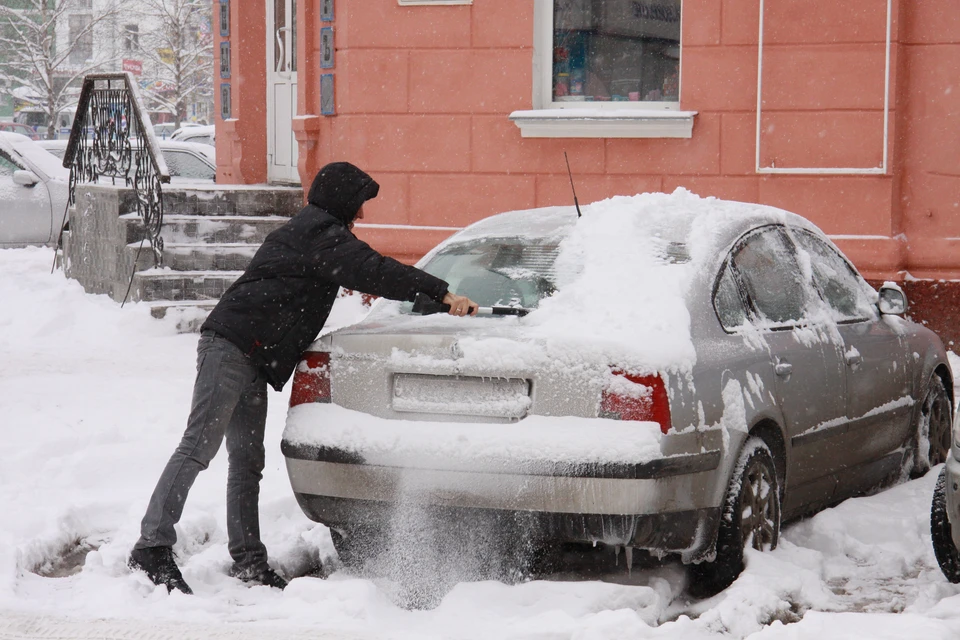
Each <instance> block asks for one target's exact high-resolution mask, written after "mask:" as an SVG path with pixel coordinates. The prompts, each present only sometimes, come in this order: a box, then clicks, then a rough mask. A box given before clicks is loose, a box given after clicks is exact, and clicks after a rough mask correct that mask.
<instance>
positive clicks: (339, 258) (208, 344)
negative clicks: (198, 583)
mask: <svg viewBox="0 0 960 640" xmlns="http://www.w3.org/2000/svg"><path fill="white" fill-rule="evenodd" d="M379 188H380V187H379V185H378V184H377V183H376V182H375V181H374V180H373V178H371V177H370V176H369V175H367V174H366V173H364V172H363V171H361V170H360V169H358V168H357V167H355V166H353V165H352V164H349V163H346V162H336V163H332V164H328V165H327V166H325V167H323V169H321V170H320V172H319V173H318V174H317V177H316V178H315V179H314V181H313V185H312V186H311V187H310V193H309V196H308V198H307V200H308V204H307V206H305V207H304V208H303V209H302V210H301V211H300V212H299V213H298V214H297V215H295V216H294V217H293V218H291V219H290V221H289V222H288V223H286V224H285V225H283V226H282V227H280V228H279V229H277V230H276V231H273V232H272V233H271V234H270V235H269V236H267V238H266V240H265V241H264V243H263V245H262V246H261V247H260V249H259V250H258V251H257V253H256V255H255V256H254V257H253V260H251V262H250V265H249V266H248V267H247V270H246V271H245V272H244V273H243V275H242V276H240V278H239V279H238V280H237V281H236V282H235V283H234V284H233V285H232V286H231V287H230V288H229V289H228V290H227V291H226V293H224V294H223V297H222V298H221V299H220V301H219V303H217V306H216V307H215V308H214V310H213V312H212V313H211V314H210V316H209V317H208V318H207V320H206V322H204V323H203V326H202V327H201V332H200V342H199V344H198V345H197V378H196V381H195V382H194V388H193V404H192V407H191V409H190V417H189V418H188V420H187V428H186V430H185V431H184V434H183V438H182V439H181V441H180V445H179V446H178V447H177V449H176V451H175V452H174V453H173V455H172V456H171V457H170V461H169V462H167V466H166V467H165V468H164V470H163V473H162V474H161V475H160V480H159V481H158V482H157V486H156V488H155V489H154V491H153V495H152V496H151V498H150V502H149V504H148V506H147V512H146V514H145V515H144V517H143V521H142V522H141V525H140V539H139V540H138V541H137V543H136V544H135V545H134V548H133V551H132V552H131V553H130V560H129V565H130V567H131V568H133V569H139V570H142V571H144V572H146V574H147V576H148V577H149V578H150V580H152V581H153V582H154V584H157V585H161V584H162V585H165V586H166V587H167V589H168V590H173V589H178V590H180V591H182V592H184V593H191V590H190V587H189V586H188V585H187V583H186V582H185V581H184V579H183V575H182V574H181V573H180V569H179V568H178V567H177V564H176V562H175V561H174V557H173V544H174V543H175V542H176V540H177V535H176V532H175V531H174V525H175V524H176V523H177V522H178V521H179V520H180V516H181V514H182V513H183V506H184V503H185V501H186V499H187V493H188V492H189V491H190V487H192V486H193V482H194V480H196V477H197V474H198V473H200V471H201V470H203V469H206V468H207V465H209V464H210V461H211V460H212V459H213V457H214V456H215V455H216V453H217V450H218V449H219V448H220V443H221V442H222V441H223V439H224V436H226V441H227V455H228V462H229V470H228V473H227V536H228V540H229V545H228V546H229V550H230V555H231V557H232V558H233V561H234V564H233V567H232V568H231V570H230V575H232V576H234V577H237V578H239V579H241V580H243V581H245V582H251V583H256V584H264V585H268V586H271V587H277V588H279V589H283V588H284V587H285V586H286V584H287V583H286V581H285V580H284V579H283V578H282V577H280V576H279V575H278V574H277V573H276V572H275V571H274V570H273V569H271V568H270V566H269V565H268V564H267V550H266V547H265V546H264V545H263V543H262V542H261V541H260V518H259V505H258V501H259V495H260V478H261V477H262V475H261V472H262V471H263V466H264V448H263V434H264V428H265V424H266V417H267V383H268V382H269V383H270V385H271V386H272V387H273V388H275V389H276V390H277V391H279V390H281V389H282V388H283V385H284V383H286V381H287V380H288V379H289V378H290V376H291V375H292V374H293V371H294V369H295V367H296V366H297V362H298V361H299V359H300V355H301V354H302V353H303V350H304V349H306V348H307V346H309V345H310V343H311V342H313V340H314V339H315V338H316V337H317V334H318V333H320V330H321V329H322V328H323V325H324V322H326V320H327V316H328V315H329V314H330V309H331V307H332V306H333V302H334V300H335V299H336V297H337V293H338V291H339V289H340V287H344V288H346V289H354V290H357V291H361V292H363V293H369V294H373V295H376V296H382V297H385V298H390V299H393V300H411V301H412V300H413V299H414V297H415V296H416V294H418V293H424V294H426V295H427V296H429V297H430V298H432V299H434V300H435V301H442V302H443V303H444V304H448V305H450V311H449V313H450V314H451V315H456V316H463V315H467V314H476V309H477V304H476V303H474V302H473V301H472V300H470V299H469V298H466V297H464V296H458V295H455V294H453V293H450V292H449V291H448V285H447V283H446V282H444V281H443V280H440V279H439V278H435V277H434V276H431V275H430V274H428V273H426V272H424V271H421V270H419V269H416V268H414V267H410V266H407V265H404V264H401V263H400V262H397V261H396V260H394V259H392V258H387V257H384V256H382V255H380V254H379V253H377V252H376V251H374V250H373V249H372V248H370V246H369V245H367V244H366V243H365V242H362V241H361V240H359V239H357V237H356V236H354V235H353V233H352V229H353V223H354V221H355V220H357V219H361V218H363V204H364V202H366V201H367V200H370V199H372V198H375V197H376V195H377V192H378V191H379Z"/></svg>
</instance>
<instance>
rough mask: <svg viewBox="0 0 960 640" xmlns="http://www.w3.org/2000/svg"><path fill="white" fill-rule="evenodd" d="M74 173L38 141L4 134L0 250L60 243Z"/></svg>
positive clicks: (0, 172) (1, 140)
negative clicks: (39, 144) (71, 175)
mask: <svg viewBox="0 0 960 640" xmlns="http://www.w3.org/2000/svg"><path fill="white" fill-rule="evenodd" d="M69 178H70V173H69V171H67V170H66V169H64V168H63V167H62V166H60V163H59V162H58V161H57V159H56V158H54V157H53V156H52V155H50V154H49V153H47V152H46V151H44V150H43V149H42V148H40V147H39V146H38V145H37V143H36V142H34V141H33V140H31V139H30V138H28V137H26V136H23V135H20V134H18V133H8V132H2V131H0V247H22V246H25V245H47V244H53V243H55V242H56V241H57V237H58V235H59V233H60V225H61V223H62V221H63V216H64V212H65V208H66V206H67V197H68V187H69V184H68V183H69Z"/></svg>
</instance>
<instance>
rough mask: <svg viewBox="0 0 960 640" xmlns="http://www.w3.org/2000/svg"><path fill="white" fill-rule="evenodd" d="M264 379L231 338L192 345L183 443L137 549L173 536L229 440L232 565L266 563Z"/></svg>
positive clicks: (207, 336)
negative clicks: (201, 477)
mask: <svg viewBox="0 0 960 640" xmlns="http://www.w3.org/2000/svg"><path fill="white" fill-rule="evenodd" d="M266 420H267V383H266V379H265V378H264V377H263V374H262V373H260V370H259V369H258V368H257V367H256V366H254V364H253V363H252V362H251V361H250V359H249V358H247V356H245V355H244V354H243V353H242V352H241V351H240V349H238V348H237V347H236V346H234V345H233V343H231V342H230V341H228V340H227V339H225V338H222V337H220V336H218V335H216V334H214V333H210V332H204V333H203V334H202V335H201V337H200V342H199V344H198V345H197V379H196V382H195V383H194V386H193V405H192V407H191V409H190V417H189V419H188V420H187V428H186V431H184V433H183V438H182V439H181V440H180V445H179V446H178V447H177V450H176V451H175V452H174V453H173V455H172V456H171V457H170V461H169V462H167V466H166V467H165V468H164V470H163V473H162V474H160V480H159V481H158V482H157V487H156V488H155V489H154V490H153V495H152V496H151V497H150V503H149V505H148V506H147V513H146V515H144V517H143V521H142V522H141V523H140V539H139V540H138V541H137V543H136V545H134V546H135V547H136V548H137V549H143V548H146V547H169V546H173V543H174V542H176V541H177V534H176V532H175V531H174V528H173V525H175V524H176V523H177V522H179V520H180V516H181V514H182V513H183V505H184V503H185V502H186V500H187V493H188V492H189V491H190V487H192V486H193V482H194V480H196V479H197V474H199V473H200V472H201V471H202V470H203V469H206V468H207V466H208V465H209V464H210V461H211V460H212V459H213V457H214V456H215V455H216V454H217V451H218V450H219V449H220V443H221V442H223V439H224V435H226V439H227V456H228V458H227V461H228V463H229V470H228V472H227V537H228V540H229V545H228V547H229V550H230V555H231V556H232V557H233V560H234V562H235V563H236V566H235V569H237V570H240V571H243V572H252V573H256V572H259V571H260V570H262V569H263V568H265V567H266V566H267V549H266V547H264V546H263V543H262V542H261V541H260V511H259V506H258V502H259V497H260V478H261V477H262V472H263V465H264V452H263V432H264V426H265V424H266Z"/></svg>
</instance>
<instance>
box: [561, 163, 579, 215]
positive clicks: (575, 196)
mask: <svg viewBox="0 0 960 640" xmlns="http://www.w3.org/2000/svg"><path fill="white" fill-rule="evenodd" d="M563 160H564V162H566V163H567V175H568V176H569V177H570V190H571V191H573V204H574V206H576V207H577V217H578V218H579V217H580V203H579V202H577V190H576V188H575V187H574V186H573V174H572V173H571V172H570V159H569V158H567V152H566V150H564V152H563Z"/></svg>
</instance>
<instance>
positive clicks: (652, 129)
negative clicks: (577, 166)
mask: <svg viewBox="0 0 960 640" xmlns="http://www.w3.org/2000/svg"><path fill="white" fill-rule="evenodd" d="M695 115H697V112H696V111H666V110H653V109H650V110H639V109H638V110H629V111H628V110H626V109H621V110H608V109H536V110H533V111H514V112H513V113H511V114H510V120H512V121H513V123H514V124H515V125H517V127H519V129H520V134H521V135H522V136H523V137H524V138H691V137H693V117H694V116H695Z"/></svg>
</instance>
